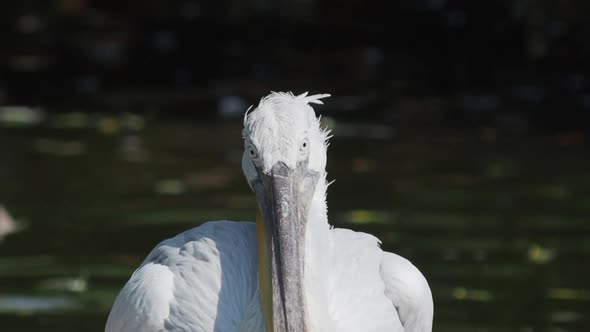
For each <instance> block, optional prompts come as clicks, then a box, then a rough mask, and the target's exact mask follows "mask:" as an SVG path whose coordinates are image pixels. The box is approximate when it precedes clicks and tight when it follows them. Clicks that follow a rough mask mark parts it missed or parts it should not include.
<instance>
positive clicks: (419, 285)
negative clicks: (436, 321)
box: [381, 252, 434, 332]
mask: <svg viewBox="0 0 590 332" xmlns="http://www.w3.org/2000/svg"><path fill="white" fill-rule="evenodd" d="M381 277H382V278H383V281H384V283H385V295H386V296H387V297H388V298H389V299H390V300H391V302H392V303H393V305H394V306H395V308H396V310H397V313H398V315H399V317H400V320H401V323H402V325H403V326H404V330H405V332H430V331H432V319H433V314H434V306H433V302H432V294H431V292H430V287H428V282H427V281H426V278H424V276H423V275H422V273H420V271H419V270H418V269H417V268H416V267H415V266H414V265H413V264H412V263H410V261H408V260H407V259H405V258H403V257H401V256H398V255H395V254H392V253H389V252H384V253H383V258H382V260H381Z"/></svg>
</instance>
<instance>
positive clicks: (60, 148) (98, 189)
mask: <svg viewBox="0 0 590 332" xmlns="http://www.w3.org/2000/svg"><path fill="white" fill-rule="evenodd" d="M22 114H25V115H24V116H23V115H22ZM27 114H28V115H27ZM0 115H2V116H0V204H2V205H4V207H5V208H6V210H7V211H9V212H10V214H11V215H12V216H13V218H14V219H15V220H16V222H17V226H16V227H17V230H18V231H16V232H13V234H10V235H7V236H6V237H5V238H4V240H3V241H2V242H1V243H0V330H1V331H82V330H84V331H87V332H90V331H102V330H103V328H104V323H105V321H106V317H107V315H108V312H109V309H110V306H111V304H112V302H113V300H114V297H115V296H116V294H117V293H118V291H119V289H120V288H121V286H122V285H123V284H124V282H125V281H126V280H127V278H128V277H129V275H130V274H131V273H132V272H133V270H134V269H135V268H136V267H137V266H138V264H139V263H140V262H141V261H142V260H143V258H144V257H145V255H146V254H147V253H148V252H149V250H150V249H151V248H152V247H153V246H154V245H155V244H157V243H158V242H159V241H161V240H162V239H165V238H167V237H170V236H172V235H174V234H176V233H178V232H181V231H183V230H186V229H188V228H191V227H194V226H198V225H199V224H200V223H201V222H203V221H206V220H212V219H234V220H253V219H254V215H255V203H254V198H253V195H252V194H251V193H250V191H249V189H248V188H247V185H246V183H245V181H244V180H243V178H242V175H241V170H240V164H239V160H240V156H241V148H242V142H241V138H240V137H241V134H240V131H241V127H240V121H234V122H232V121H229V122H208V123H199V122H198V121H194V122H190V123H189V122H186V121H176V122H174V121H173V122H162V121H155V120H151V119H144V118H142V117H140V116H137V115H130V114H123V115H116V116H106V115H99V114H96V115H87V114H82V113H67V114H54V115H52V116H50V117H47V118H44V119H43V118H41V117H40V115H39V114H38V113H36V112H35V111H34V110H33V111H32V112H29V113H27V112H24V113H23V112H20V111H18V112H13V111H11V110H8V111H6V110H5V112H4V113H2V114H0ZM327 120H328V122H330V126H331V127H332V128H333V129H334V134H335V137H334V138H333V140H332V144H331V146H330V152H329V162H328V164H329V166H328V170H329V178H330V179H337V181H336V182H335V183H334V185H333V186H331V187H330V190H329V197H328V202H329V207H330V220H331V222H332V223H334V224H336V225H337V226H342V227H350V228H353V229H356V230H362V231H367V232H371V233H374V234H376V235H378V236H379V237H380V238H381V239H382V240H383V247H384V248H386V249H388V250H391V251H394V252H397V253H399V254H401V255H403V256H405V257H407V258H409V259H410V260H412V261H413V262H414V263H415V264H416V265H417V266H418V267H419V268H420V269H421V270H422V271H423V273H424V274H425V275H426V277H427V279H428V280H429V282H430V285H431V288H432V290H433V294H434V298H435V324H434V330H435V331H588V330H590V317H589V314H590V285H589V282H588V280H589V279H590V265H589V258H590V222H589V220H588V218H589V217H590V158H589V156H588V152H587V150H588V146H587V143H584V142H583V138H581V137H579V136H577V135H576V134H563V135H559V136H535V137H504V136H503V135H500V134H498V133H496V132H494V131H493V130H480V131H472V132H470V131H462V132H458V131H452V130H448V129H447V130H445V129H432V128H430V129H415V130H406V131H405V132H400V133H398V132H396V131H394V130H393V129H391V128H389V127H384V126H379V125H375V124H368V125H355V124H352V123H342V122H338V121H333V120H330V119H327ZM5 219H6V218H5ZM0 229H2V227H1V226H0Z"/></svg>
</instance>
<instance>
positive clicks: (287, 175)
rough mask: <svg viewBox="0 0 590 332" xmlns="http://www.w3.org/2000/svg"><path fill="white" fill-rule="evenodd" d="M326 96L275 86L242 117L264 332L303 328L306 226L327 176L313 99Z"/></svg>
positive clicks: (244, 163)
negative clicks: (254, 217)
mask: <svg viewBox="0 0 590 332" xmlns="http://www.w3.org/2000/svg"><path fill="white" fill-rule="evenodd" d="M328 96H329V95H327V94H323V95H313V96H307V93H305V94H302V95H299V96H294V95H293V94H291V93H281V92H273V93H271V94H270V95H268V96H266V97H264V98H262V100H261V101H260V103H259V104H258V107H256V108H255V109H254V110H253V111H252V112H250V113H247V114H246V116H245V119H244V132H243V136H244V147H245V148H244V155H243V157H242V169H243V171H244V175H245V176H246V179H247V180H248V183H249V185H250V187H251V188H252V190H253V191H254V192H255V193H256V200H257V203H258V208H259V210H260V213H261V214H262V218H260V217H259V218H257V224H258V242H259V247H258V248H259V250H258V254H259V268H260V269H259V285H260V294H261V303H262V307H263V314H264V318H265V323H266V330H267V331H269V332H270V331H273V332H287V331H292V332H299V331H306V330H307V327H308V325H309V324H308V323H307V318H306V313H305V298H304V293H303V266H304V257H305V253H304V249H305V229H306V224H307V219H308V214H309V206H310V204H311V201H312V198H313V194H314V192H315V187H316V185H317V183H318V181H319V180H324V178H325V168H326V140H327V138H328V132H327V131H324V130H322V129H321V128H320V123H319V119H318V118H316V116H315V113H314V111H313V109H312V108H311V106H310V105H309V104H322V102H321V100H320V99H321V98H324V97H328Z"/></svg>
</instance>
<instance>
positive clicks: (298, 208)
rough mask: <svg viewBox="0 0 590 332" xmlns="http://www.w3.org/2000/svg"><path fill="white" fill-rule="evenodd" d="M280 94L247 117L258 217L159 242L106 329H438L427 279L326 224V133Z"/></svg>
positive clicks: (295, 99) (301, 102) (314, 100)
mask: <svg viewBox="0 0 590 332" xmlns="http://www.w3.org/2000/svg"><path fill="white" fill-rule="evenodd" d="M328 96H329V95H327V94H319V95H313V96H308V95H307V93H305V94H302V95H297V96H295V95H293V94H292V93H282V92H273V93H271V94H270V95H268V96H266V97H264V98H262V99H261V101H260V103H259V105H258V107H256V108H255V109H254V110H252V111H251V112H246V116H245V118H244V130H243V138H244V154H243V157H242V169H243V172H244V175H245V177H246V179H247V181H248V184H249V185H250V188H251V189H252V191H253V192H254V193H255V195H256V201H257V205H258V213H257V217H256V222H255V223H251V222H232V221H212V222H207V223H205V224H202V225H201V226H199V227H196V228H193V229H191V230H188V231H186V232H184V233H181V234H179V235H177V236H175V237H173V238H171V239H168V240H165V241H163V242H161V243H160V244H158V245H157V246H156V247H155V248H154V249H153V250H152V252H151V253H150V254H149V255H148V256H147V258H146V259H145V261H144V262H143V263H142V264H141V266H140V267H139V268H138V269H137V270H136V271H135V272H134V273H133V275H132V276H131V278H130V280H129V281H128V282H127V284H126V285H125V286H124V287H123V289H122V290H121V292H120V293H119V295H118V297H117V299H116V300H115V303H114V305H113V307H112V310H111V313H110V315H109V318H108V321H107V324H106V331H107V332H122V331H127V332H129V331H198V332H210V331H215V332H234V331H235V332H254V331H256V332H259V331H268V332H271V331H272V332H335V331H336V332H339V331H350V332H353V331H354V332H359V331H364V332H366V331H373V332H385V331H400V332H401V331H405V332H426V331H431V330H432V320H433V302H432V295H431V292H430V288H429V286H428V283H427V281H426V279H425V278H424V276H423V275H422V273H420V271H419V270H418V269H417V268H416V267H415V266H414V265H412V264H411V263H410V262H409V261H408V260H406V259H404V258H402V257H400V256H398V255H395V254H392V253H389V252H384V251H383V250H381V249H380V246H379V245H380V242H379V240H378V239H377V238H375V237H374V236H372V235H369V234H366V233H360V232H354V231H351V230H348V229H341V228H333V227H331V226H330V224H329V223H328V216H327V204H326V189H327V187H328V183H327V181H326V170H325V169H326V151H327V145H328V144H327V141H328V138H329V131H327V130H324V129H322V128H321V126H320V122H319V119H318V118H317V117H316V115H315V112H314V110H313V108H312V107H311V104H322V101H321V99H322V98H325V97H328Z"/></svg>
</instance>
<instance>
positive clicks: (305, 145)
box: [299, 137, 309, 155]
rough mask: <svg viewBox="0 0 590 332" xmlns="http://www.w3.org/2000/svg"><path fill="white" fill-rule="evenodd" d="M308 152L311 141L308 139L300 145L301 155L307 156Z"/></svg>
mask: <svg viewBox="0 0 590 332" xmlns="http://www.w3.org/2000/svg"><path fill="white" fill-rule="evenodd" d="M308 150H309V140H308V139H307V137H306V138H304V139H303V140H302V141H301V143H300V144H299V153H300V154H302V155H305V154H307V151H308Z"/></svg>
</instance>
